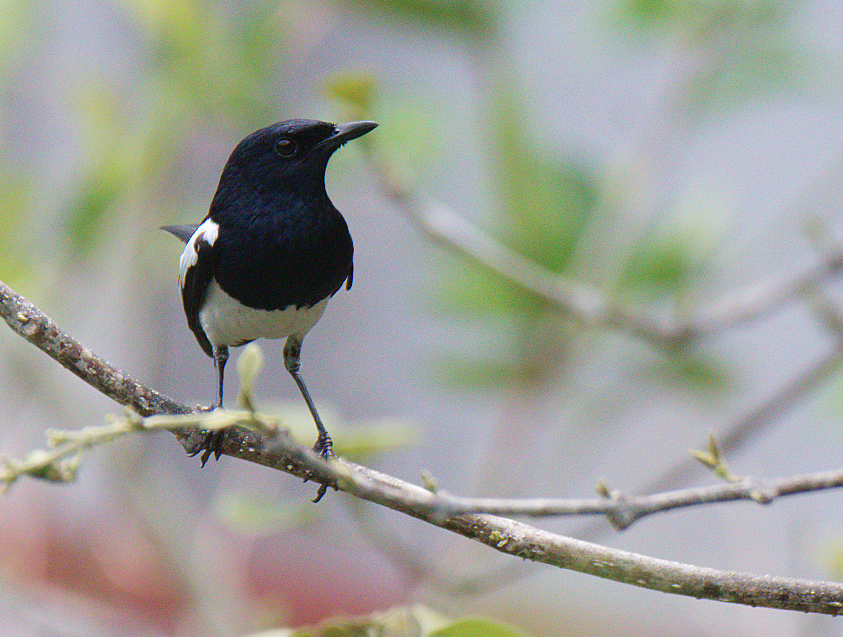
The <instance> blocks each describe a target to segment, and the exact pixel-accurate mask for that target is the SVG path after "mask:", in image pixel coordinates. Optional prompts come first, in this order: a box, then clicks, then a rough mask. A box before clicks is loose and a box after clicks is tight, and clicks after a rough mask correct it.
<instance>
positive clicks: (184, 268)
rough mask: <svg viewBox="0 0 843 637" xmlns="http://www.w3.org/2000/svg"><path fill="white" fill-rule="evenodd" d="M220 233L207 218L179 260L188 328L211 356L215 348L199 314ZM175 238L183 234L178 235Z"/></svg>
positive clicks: (206, 291)
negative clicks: (200, 320) (201, 322)
mask: <svg viewBox="0 0 843 637" xmlns="http://www.w3.org/2000/svg"><path fill="white" fill-rule="evenodd" d="M181 227H184V226H181ZM171 232H172V231H171ZM218 232H219V226H218V225H217V224H216V223H215V222H214V221H212V220H211V219H210V218H207V219H205V221H204V222H202V224H201V225H200V226H198V227H196V228H195V231H194V232H193V234H192V235H191V236H190V238H189V239H188V241H187V245H186V246H185V248H184V252H182V255H181V258H180V259H179V287H180V288H181V298H182V303H183V304H184V313H185V315H186V316H187V325H188V327H189V328H190V329H191V330H192V331H193V333H194V334H195V335H196V340H197V341H199V345H200V346H201V347H202V350H203V351H204V352H205V353H206V354H207V355H208V356H213V355H214V351H213V346H212V345H211V342H210V341H209V340H208V335H207V334H205V330H204V329H202V325H201V324H200V322H199V312H200V310H201V309H202V306H203V305H204V304H205V296H206V294H207V293H208V286H209V285H210V283H211V279H212V278H213V276H214V270H215V269H216V262H217V251H216V249H215V248H214V243H215V242H216V240H217V233H218ZM173 234H176V232H173ZM176 236H180V235H178V234H176Z"/></svg>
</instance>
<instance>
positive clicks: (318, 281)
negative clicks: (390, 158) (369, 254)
mask: <svg viewBox="0 0 843 637" xmlns="http://www.w3.org/2000/svg"><path fill="white" fill-rule="evenodd" d="M375 126H377V124H375V123H374V122H351V123H349V124H342V125H334V124H329V123H326V122H320V121H314V120H288V121H285V122H279V123H277V124H273V125H271V126H268V127H266V128H263V129H261V130H259V131H256V132H255V133H252V134H251V135H249V136H248V137H246V138H245V139H244V140H243V141H242V142H240V144H238V145H237V147H236V148H235V149H234V151H233V152H232V153H231V156H230V157H229V159H228V162H227V163H226V165H225V167H224V169H223V172H222V175H221V176H220V181H219V185H218V186H217V191H216V194H215V195H214V198H213V200H212V202H211V207H210V211H209V213H208V216H207V217H205V219H204V220H203V222H202V223H201V224H199V225H196V226H192V225H187V226H165V227H164V229H165V230H167V231H169V232H171V233H172V234H174V235H175V236H177V237H179V238H180V239H181V240H182V241H185V242H186V243H187V246H186V247H185V250H184V252H183V254H182V256H181V259H180V262H179V264H180V275H179V283H180V287H181V292H182V301H183V304H184V309H185V314H186V316H187V323H188V326H189V327H190V329H191V330H192V331H193V333H194V334H195V336H196V339H197V341H198V342H199V344H200V346H201V347H202V349H203V351H204V352H205V353H206V354H207V355H208V356H211V357H213V358H214V361H215V364H216V366H217V369H218V373H219V376H218V385H219V386H218V404H219V405H222V386H223V370H224V367H225V362H226V360H227V358H228V347H229V346H236V345H242V344H244V343H247V342H249V341H251V340H254V339H255V338H259V337H268V338H285V337H286V338H287V342H286V344H285V347H284V363H285V366H286V368H287V370H288V371H289V372H290V373H291V374H292V376H293V378H294V380H295V381H296V383H297V384H298V386H299V389H300V390H301V392H302V395H303V397H304V399H305V401H306V402H307V404H308V407H309V408H310V410H311V413H312V414H313V418H314V421H315V422H316V426H317V429H318V430H319V433H320V437H319V439H318V440H317V446H316V449H317V450H318V451H319V452H321V453H322V454H323V455H326V456H327V455H329V454H330V453H331V442H330V438H329V437H328V435H327V432H326V431H325V430H324V426H323V425H322V423H321V420H320V419H319V416H318V414H317V412H316V409H315V407H314V406H313V403H312V401H311V399H310V396H309V394H308V392H307V389H306V387H305V385H304V382H303V381H302V380H301V376H300V374H299V351H300V349H301V344H302V340H303V339H304V336H305V334H306V333H307V331H308V330H309V329H310V328H311V327H312V326H313V324H315V322H316V321H317V320H318V319H319V317H320V316H321V314H322V312H323V311H324V309H325V304H326V303H327V299H329V298H330V297H331V296H332V295H333V294H334V293H335V292H337V290H339V288H340V287H342V285H343V283H345V284H346V286H347V287H348V288H350V287H351V281H352V272H353V265H352V258H353V251H354V249H353V244H352V240H351V235H350V234H349V231H348V227H347V225H346V222H345V220H344V219H343V217H342V215H341V214H340V213H339V212H338V211H337V209H336V208H335V207H334V205H333V204H332V203H331V201H330V199H329V198H328V194H327V192H326V190H325V169H326V167H327V164H328V159H329V158H330V156H331V154H332V153H333V152H334V151H335V150H336V149H337V148H339V147H340V146H341V145H342V144H344V143H345V142H347V141H349V140H350V139H354V138H356V137H359V136H360V135H364V134H365V133H367V132H369V131H370V130H372V129H373V128H374V127H375ZM219 443H220V440H219V438H214V437H213V436H210V437H209V439H208V441H207V445H206V451H205V454H203V464H204V461H205V460H207V457H208V455H209V454H210V452H211V451H216V452H217V455H219V451H220V449H219V447H218V445H219Z"/></svg>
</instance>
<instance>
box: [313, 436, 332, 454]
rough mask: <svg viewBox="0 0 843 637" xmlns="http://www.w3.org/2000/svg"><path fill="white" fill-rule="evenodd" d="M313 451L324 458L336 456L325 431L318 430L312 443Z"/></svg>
mask: <svg viewBox="0 0 843 637" xmlns="http://www.w3.org/2000/svg"><path fill="white" fill-rule="evenodd" d="M313 451H314V452H316V453H318V454H319V455H320V456H322V457H323V458H324V459H325V460H327V459H328V458H336V457H337V456H336V455H335V454H334V443H333V442H332V441H331V437H330V436H329V435H328V433H327V432H320V433H319V436H318V437H317V438H316V444H314V445H313Z"/></svg>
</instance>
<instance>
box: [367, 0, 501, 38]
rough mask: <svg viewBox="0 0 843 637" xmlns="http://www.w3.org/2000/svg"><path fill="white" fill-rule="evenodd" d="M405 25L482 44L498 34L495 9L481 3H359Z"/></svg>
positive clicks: (371, 0)
mask: <svg viewBox="0 0 843 637" xmlns="http://www.w3.org/2000/svg"><path fill="white" fill-rule="evenodd" d="M356 3H357V4H358V5H360V6H362V7H366V8H370V9H376V10H378V11H380V12H382V13H384V14H386V15H387V16H390V17H395V18H398V19H399V20H401V21H402V22H415V23H418V24H421V25H424V26H426V27H429V28H433V29H437V30H439V31H446V32H451V33H454V34H455V35H457V36H459V37H462V38H465V39H466V40H467V41H469V42H478V43H482V42H484V41H485V40H486V39H488V38H489V35H490V34H491V33H492V32H493V31H494V30H495V17H496V16H495V6H494V4H493V3H489V2H482V1H481V0H356Z"/></svg>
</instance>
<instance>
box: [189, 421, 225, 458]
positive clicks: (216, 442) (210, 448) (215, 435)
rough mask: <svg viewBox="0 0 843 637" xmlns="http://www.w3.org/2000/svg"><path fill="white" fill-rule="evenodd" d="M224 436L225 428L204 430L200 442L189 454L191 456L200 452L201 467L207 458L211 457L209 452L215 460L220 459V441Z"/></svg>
mask: <svg viewBox="0 0 843 637" xmlns="http://www.w3.org/2000/svg"><path fill="white" fill-rule="evenodd" d="M224 438H225V430H224V429H218V430H216V431H206V432H205V435H204V438H203V439H202V442H201V443H200V444H199V446H198V447H197V448H196V449H195V450H194V451H193V453H191V454H190V456H191V457H193V456H196V455H198V454H199V453H200V452H201V453H202V456H201V457H200V460H201V461H202V467H204V466H205V463H206V462H208V459H209V458H210V457H211V454H212V453H213V454H214V458H215V459H216V460H219V459H220V456H221V455H222V441H223V439H224Z"/></svg>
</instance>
